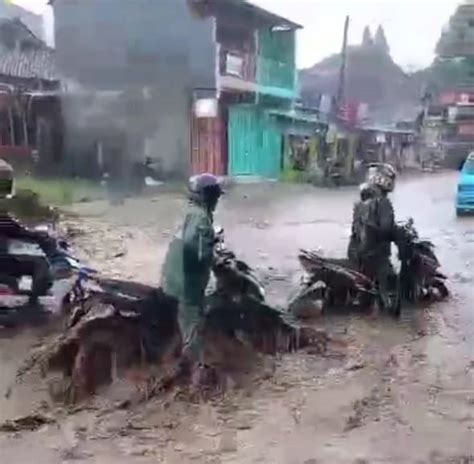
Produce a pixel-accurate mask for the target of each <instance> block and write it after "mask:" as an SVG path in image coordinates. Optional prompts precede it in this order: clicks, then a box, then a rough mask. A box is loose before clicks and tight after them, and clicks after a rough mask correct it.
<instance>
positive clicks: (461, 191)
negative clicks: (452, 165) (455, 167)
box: [456, 152, 474, 216]
mask: <svg viewBox="0 0 474 464" xmlns="http://www.w3.org/2000/svg"><path fill="white" fill-rule="evenodd" d="M467 212H474V152H471V153H470V154H469V155H468V156H467V158H466V161H465V162H464V165H463V167H462V169H461V174H460V176H459V182H458V193H457V196H456V214H457V215H458V216H460V215H462V214H464V213H467Z"/></svg>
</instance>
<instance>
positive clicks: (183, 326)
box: [161, 174, 222, 377]
mask: <svg viewBox="0 0 474 464" xmlns="http://www.w3.org/2000/svg"><path fill="white" fill-rule="evenodd" d="M221 195H222V189H221V186H220V184H219V181H218V179H217V178H216V177H215V176H214V175H212V174H200V175H197V176H194V177H191V179H190V180H189V200H190V204H189V209H188V211H187V213H186V217H185V219H184V224H183V226H182V228H181V230H180V232H179V233H178V234H177V235H176V236H175V238H174V239H173V241H172V242H171V244H170V246H169V248H168V252H167V254H166V258H165V263H164V265H163V268H162V274H161V286H162V288H163V291H164V292H165V293H167V294H168V295H171V296H174V297H175V298H176V299H177V300H178V301H179V307H178V324H179V328H180V331H181V336H182V343H183V347H182V359H181V367H182V368H183V369H184V370H185V371H187V372H192V373H196V368H202V367H203V362H202V337H201V329H202V327H201V323H202V315H203V306H204V297H205V290H206V287H207V285H208V283H209V279H210V276H211V268H212V264H213V256H214V243H215V236H214V226H213V222H214V217H213V216H214V211H215V209H216V207H217V203H218V201H219V198H220V196H221ZM197 373H198V377H199V371H198V372H197Z"/></svg>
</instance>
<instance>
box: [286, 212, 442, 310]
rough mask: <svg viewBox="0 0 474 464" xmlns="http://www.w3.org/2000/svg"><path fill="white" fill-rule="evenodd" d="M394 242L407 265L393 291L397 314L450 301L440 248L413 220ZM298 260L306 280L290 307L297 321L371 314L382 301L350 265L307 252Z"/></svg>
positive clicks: (373, 285)
mask: <svg viewBox="0 0 474 464" xmlns="http://www.w3.org/2000/svg"><path fill="white" fill-rule="evenodd" d="M393 241H394V242H395V243H396V244H397V247H398V250H399V259H400V262H401V267H400V272H399V274H398V275H397V276H396V277H395V280H396V281H395V282H394V285H393V288H394V294H395V292H396V295H395V296H394V298H395V299H396V302H395V303H394V304H393V308H394V314H395V315H399V311H400V309H399V308H400V305H401V304H402V303H412V304H418V303H422V302H433V301H440V300H443V299H445V298H447V297H448V296H449V290H448V288H447V286H446V276H445V275H444V274H443V273H441V272H440V263H439V260H438V258H437V256H436V254H435V251H434V245H433V244H432V243H431V242H430V241H428V240H421V239H420V238H419V235H418V232H417V230H416V229H415V227H414V223H413V220H411V219H410V220H408V221H407V222H405V223H401V224H399V225H397V228H396V230H395V233H394V237H393ZM298 258H299V261H300V263H301V265H302V267H303V269H304V277H303V279H302V282H301V284H300V286H299V288H298V289H297V291H296V294H295V295H294V296H293V297H292V298H291V300H290V303H289V311H290V312H291V313H292V314H293V315H295V316H296V317H299V318H309V317H314V316H317V315H320V314H321V313H322V312H324V311H325V310H328V309H330V308H336V307H346V308H347V307H349V308H359V309H368V308H373V307H374V305H375V304H377V302H378V301H380V300H381V298H380V295H379V292H378V290H377V285H376V283H375V282H373V281H372V280H371V279H370V278H369V277H367V276H366V275H364V274H362V273H361V272H359V271H357V270H356V269H355V268H354V267H353V266H352V265H351V263H350V261H349V260H346V259H330V258H325V257H322V256H321V255H319V254H318V253H314V252H311V251H306V250H302V251H301V252H300V254H299V256H298Z"/></svg>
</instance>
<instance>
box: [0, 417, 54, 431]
mask: <svg viewBox="0 0 474 464" xmlns="http://www.w3.org/2000/svg"><path fill="white" fill-rule="evenodd" d="M54 423H56V420H55V419H53V418H51V417H48V416H44V415H43V414H29V415H27V416H24V417H19V418H18V419H13V420H7V421H5V422H3V424H0V432H4V433H15V432H21V431H24V430H29V431H34V430H37V429H39V428H40V427H42V426H43V425H49V424H54Z"/></svg>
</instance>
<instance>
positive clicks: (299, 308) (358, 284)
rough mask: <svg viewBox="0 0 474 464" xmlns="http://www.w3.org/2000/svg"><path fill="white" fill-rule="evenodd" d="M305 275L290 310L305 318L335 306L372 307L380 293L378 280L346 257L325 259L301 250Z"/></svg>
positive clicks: (292, 300) (300, 259)
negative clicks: (366, 273)
mask: <svg viewBox="0 0 474 464" xmlns="http://www.w3.org/2000/svg"><path fill="white" fill-rule="evenodd" d="M298 259H299V261H300V264H301V266H302V268H303V270H304V275H303V278H302V280H301V283H300V286H299V287H298V288H297V291H296V294H295V295H294V296H292V297H291V299H290V302H289V306H288V311H289V312H290V313H291V314H293V315H294V316H296V317H298V318H301V319H306V318H312V317H317V316H319V315H321V314H323V313H324V312H325V311H326V310H327V309H328V308H334V307H371V306H372V305H373V303H374V301H375V298H376V296H377V290H376V286H375V283H374V282H373V281H372V280H371V279H370V278H368V277H367V276H365V275H364V274H362V273H361V272H358V271H357V270H355V269H353V268H352V266H351V264H350V262H349V260H347V259H331V258H325V257H323V256H321V255H319V254H318V253H315V252H312V251H308V250H301V251H300V254H299V256H298Z"/></svg>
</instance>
